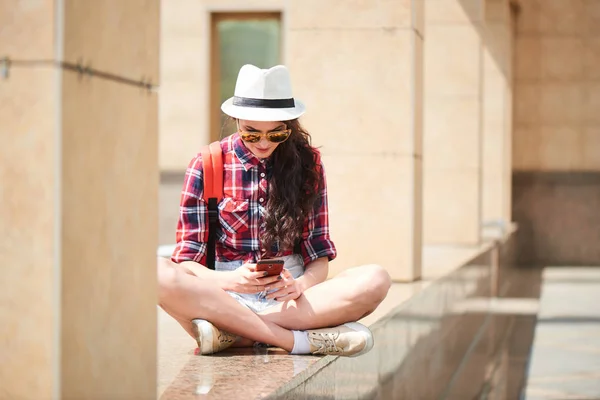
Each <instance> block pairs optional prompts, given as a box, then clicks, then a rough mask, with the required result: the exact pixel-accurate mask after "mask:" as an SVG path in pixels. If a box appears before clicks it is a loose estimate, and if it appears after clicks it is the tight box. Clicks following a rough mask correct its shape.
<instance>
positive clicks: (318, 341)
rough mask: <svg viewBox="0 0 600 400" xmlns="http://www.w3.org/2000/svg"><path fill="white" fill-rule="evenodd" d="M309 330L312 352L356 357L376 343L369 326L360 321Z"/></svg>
mask: <svg viewBox="0 0 600 400" xmlns="http://www.w3.org/2000/svg"><path fill="white" fill-rule="evenodd" d="M307 332H308V342H309V343H310V352H311V353H312V354H327V355H335V356H348V357H356V356H360V355H361V354H365V353H367V352H368V351H369V350H371V349H372V348H373V344H374V342H373V334H372V333H371V331H370V330H369V328H367V327H366V326H364V325H362V324H360V323H358V322H349V323H347V324H344V325H340V326H336V327H334V328H323V329H311V330H308V331H307Z"/></svg>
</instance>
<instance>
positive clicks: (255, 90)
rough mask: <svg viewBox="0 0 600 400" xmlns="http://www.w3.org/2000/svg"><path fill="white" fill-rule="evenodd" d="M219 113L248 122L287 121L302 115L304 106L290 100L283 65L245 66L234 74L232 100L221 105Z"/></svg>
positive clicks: (288, 80)
mask: <svg viewBox="0 0 600 400" xmlns="http://www.w3.org/2000/svg"><path fill="white" fill-rule="evenodd" d="M221 110H223V112H224V113H225V114H227V115H229V116H231V117H233V118H238V119H245V120H249V121H289V120H291V119H296V118H298V117H300V116H301V115H302V114H304V111H305V110H306V107H305V106H304V104H303V103H302V102H300V101H299V100H297V99H294V96H293V95H292V82H291V79H290V73H289V71H288V69H287V68H286V67H285V66H283V65H277V66H275V67H273V68H269V69H260V68H258V67H255V66H254V65H250V64H246V65H244V66H243V67H242V68H241V69H240V72H239V74H238V77H237V81H236V83H235V92H234V95H233V97H231V98H230V99H228V100H226V101H225V102H224V103H223V104H222V105H221Z"/></svg>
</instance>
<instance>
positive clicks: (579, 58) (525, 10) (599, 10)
mask: <svg viewBox="0 0 600 400" xmlns="http://www.w3.org/2000/svg"><path fill="white" fill-rule="evenodd" d="M520 8H521V11H520V13H519V15H518V18H517V37H516V54H515V56H516V65H515V74H516V76H515V132H514V147H513V151H514V157H513V166H514V169H515V170H535V171H598V170H600V83H599V79H600V2H598V1H595V0H568V1H567V0H563V1H558V0H554V1H543V0H529V1H521V2H520Z"/></svg>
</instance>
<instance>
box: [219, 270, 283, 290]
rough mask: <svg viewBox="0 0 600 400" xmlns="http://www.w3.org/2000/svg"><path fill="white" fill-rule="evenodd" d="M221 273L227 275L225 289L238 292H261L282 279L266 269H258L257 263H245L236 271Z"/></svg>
mask: <svg viewBox="0 0 600 400" xmlns="http://www.w3.org/2000/svg"><path fill="white" fill-rule="evenodd" d="M221 273H222V274H223V275H224V277H225V279H224V280H225V285H223V286H224V289H226V290H231V291H234V292H238V293H260V292H262V291H264V290H265V289H266V287H268V286H270V285H272V284H274V283H275V282H278V281H279V280H281V279H282V278H280V276H279V275H276V276H267V274H268V273H267V272H265V271H256V264H244V265H242V266H241V267H239V268H237V269H236V270H235V271H227V272H221Z"/></svg>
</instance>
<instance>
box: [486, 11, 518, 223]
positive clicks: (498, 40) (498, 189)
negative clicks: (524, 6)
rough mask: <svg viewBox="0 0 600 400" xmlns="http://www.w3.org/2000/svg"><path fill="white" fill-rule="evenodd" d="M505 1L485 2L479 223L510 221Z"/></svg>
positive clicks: (509, 54) (509, 36)
mask: <svg viewBox="0 0 600 400" xmlns="http://www.w3.org/2000/svg"><path fill="white" fill-rule="evenodd" d="M511 14H512V13H511V6H510V4H509V1H508V0H486V2H485V10H484V22H485V23H484V26H483V30H482V33H483V38H484V49H483V88H482V91H483V93H482V101H483V108H482V145H481V147H482V150H481V162H482V181H481V192H482V197H481V202H482V210H481V212H482V223H483V224H489V223H490V222H493V221H506V222H510V221H511V203H512V199H511V186H512V184H511V182H512V102H513V99H512V80H513V76H512V75H513V73H512V63H513V49H512V41H513V26H512V23H513V22H512V18H511Z"/></svg>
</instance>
